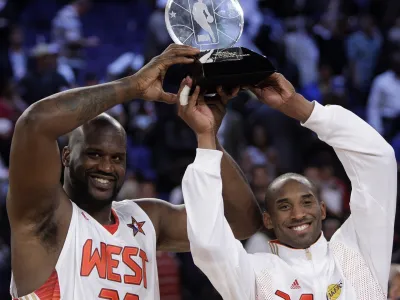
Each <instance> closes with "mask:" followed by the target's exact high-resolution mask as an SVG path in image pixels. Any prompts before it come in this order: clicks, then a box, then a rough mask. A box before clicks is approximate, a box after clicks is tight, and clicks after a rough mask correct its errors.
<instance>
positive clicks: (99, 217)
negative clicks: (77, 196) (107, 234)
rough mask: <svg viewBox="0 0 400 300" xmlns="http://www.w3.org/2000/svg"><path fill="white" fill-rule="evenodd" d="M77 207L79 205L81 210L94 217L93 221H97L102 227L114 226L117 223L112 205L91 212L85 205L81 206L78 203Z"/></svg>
mask: <svg viewBox="0 0 400 300" xmlns="http://www.w3.org/2000/svg"><path fill="white" fill-rule="evenodd" d="M76 205H78V206H79V208H81V209H83V210H84V211H86V212H87V213H88V214H89V215H91V216H92V218H93V219H95V220H96V221H97V222H99V223H100V224H101V225H112V224H115V222H116V220H115V218H114V215H113V214H112V211H111V204H110V205H107V206H105V207H103V208H102V209H101V210H91V209H90V208H89V207H85V205H82V206H81V205H79V204H78V203H76Z"/></svg>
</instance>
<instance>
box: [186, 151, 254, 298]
mask: <svg viewBox="0 0 400 300" xmlns="http://www.w3.org/2000/svg"><path fill="white" fill-rule="evenodd" d="M221 158H222V152H221V151H217V150H205V149H197V154H196V159H195V161H194V163H193V164H191V165H189V166H188V168H187V170H186V172H185V175H184V177H183V181H182V190H183V197H184V199H185V205H186V212H187V218H188V220H187V230H188V236H189V241H190V250H191V252H192V255H193V260H194V263H195V264H196V266H197V267H199V268H200V269H201V270H202V271H203V272H204V274H206V275H207V277H208V279H209V280H210V281H211V283H212V284H213V286H214V287H215V288H216V290H217V291H218V292H219V293H220V294H221V296H222V298H223V299H227V300H228V299H229V300H247V299H248V300H254V299H255V286H256V283H255V275H254V269H253V268H252V266H251V262H250V257H249V255H248V254H247V253H246V251H245V250H244V248H243V246H242V244H241V243H240V242H239V241H238V240H236V239H235V237H234V235H233V232H232V230H231V228H230V227H229V224H228V222H227V220H226V219H225V216H224V206H223V199H222V180H221Z"/></svg>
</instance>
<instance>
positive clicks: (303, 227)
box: [289, 222, 311, 233]
mask: <svg viewBox="0 0 400 300" xmlns="http://www.w3.org/2000/svg"><path fill="white" fill-rule="evenodd" d="M310 226H311V222H309V223H304V224H301V225H296V226H289V228H290V229H291V230H294V231H296V232H298V233H300V232H303V231H305V230H307V229H308V228H309V227H310Z"/></svg>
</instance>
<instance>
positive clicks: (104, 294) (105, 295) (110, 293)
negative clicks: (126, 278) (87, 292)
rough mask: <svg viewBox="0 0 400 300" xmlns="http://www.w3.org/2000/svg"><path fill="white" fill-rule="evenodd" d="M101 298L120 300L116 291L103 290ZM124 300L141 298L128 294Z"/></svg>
mask: <svg viewBox="0 0 400 300" xmlns="http://www.w3.org/2000/svg"><path fill="white" fill-rule="evenodd" d="M99 298H100V299H107V300H119V295H118V292H117V291H116V290H109V289H101V291H100V294H99ZM123 300H139V296H138V295H133V294H129V293H127V294H126V295H125V297H124V299H123Z"/></svg>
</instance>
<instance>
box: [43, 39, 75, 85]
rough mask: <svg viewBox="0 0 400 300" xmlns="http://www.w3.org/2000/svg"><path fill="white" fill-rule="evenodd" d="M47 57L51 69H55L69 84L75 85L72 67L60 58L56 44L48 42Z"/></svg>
mask: <svg viewBox="0 0 400 300" xmlns="http://www.w3.org/2000/svg"><path fill="white" fill-rule="evenodd" d="M47 47H48V52H49V59H50V63H51V65H52V68H53V69H56V70H57V73H59V74H60V75H61V76H62V77H64V79H65V80H66V81H67V82H68V84H69V86H70V87H71V88H72V87H76V78H75V74H74V71H73V70H72V68H71V67H70V66H69V65H68V64H67V63H66V62H65V61H64V60H63V59H61V58H60V47H59V46H58V45H57V44H54V43H53V44H48V45H47Z"/></svg>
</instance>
